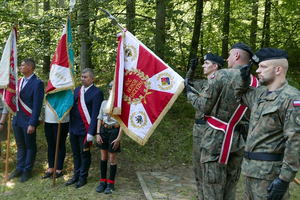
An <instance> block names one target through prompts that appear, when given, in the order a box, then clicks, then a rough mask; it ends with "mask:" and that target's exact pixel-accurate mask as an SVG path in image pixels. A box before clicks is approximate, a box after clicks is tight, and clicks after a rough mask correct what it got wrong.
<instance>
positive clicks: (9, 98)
mask: <svg viewBox="0 0 300 200" xmlns="http://www.w3.org/2000/svg"><path fill="white" fill-rule="evenodd" d="M17 70H18V67H17V28H16V27H14V28H13V30H12V31H11V33H10V35H9V37H8V40H7V42H6V45H5V48H4V51H3V54H2V57H1V61H0V97H1V98H2V100H3V102H4V104H5V106H6V108H7V109H8V110H9V112H11V113H12V114H13V115H16V111H17V106H16V105H17V99H16V89H17V87H18V86H17V80H18V79H17Z"/></svg>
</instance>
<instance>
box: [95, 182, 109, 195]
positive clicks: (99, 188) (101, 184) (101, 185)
mask: <svg viewBox="0 0 300 200" xmlns="http://www.w3.org/2000/svg"><path fill="white" fill-rule="evenodd" d="M106 186H107V183H106V182H104V181H101V182H100V185H99V186H98V187H97V188H96V192H99V193H101V192H104V190H105V188H106Z"/></svg>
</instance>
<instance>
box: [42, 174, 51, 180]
mask: <svg viewBox="0 0 300 200" xmlns="http://www.w3.org/2000/svg"><path fill="white" fill-rule="evenodd" d="M52 175H53V172H46V174H45V175H44V176H42V179H46V178H50V177H51V176H52Z"/></svg>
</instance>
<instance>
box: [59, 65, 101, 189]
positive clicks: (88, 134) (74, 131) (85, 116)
mask: <svg viewBox="0 0 300 200" xmlns="http://www.w3.org/2000/svg"><path fill="white" fill-rule="evenodd" d="M93 82H94V71H93V70H92V69H90V68H85V69H84V70H83V71H82V73H81V83H82V86H81V87H77V88H75V90H74V106H73V108H72V109H71V111H70V127H69V132H70V142H71V148H72V152H73V160H74V176H73V178H72V179H71V180H69V182H67V183H66V184H65V185H66V186H68V185H72V184H74V183H76V182H77V183H76V185H75V188H80V187H82V186H83V185H85V184H86V183H87V177H88V172H89V168H90V164H91V153H90V145H91V142H92V141H93V139H94V136H95V135H96V131H97V116H98V114H99V109H100V105H101V103H102V101H103V92H102V91H101V90H100V89H98V88H97V87H95V86H94V84H93Z"/></svg>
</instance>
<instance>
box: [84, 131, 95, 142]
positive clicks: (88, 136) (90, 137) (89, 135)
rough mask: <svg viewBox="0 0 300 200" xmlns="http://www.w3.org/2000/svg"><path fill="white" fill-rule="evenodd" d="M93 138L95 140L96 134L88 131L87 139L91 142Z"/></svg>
mask: <svg viewBox="0 0 300 200" xmlns="http://www.w3.org/2000/svg"><path fill="white" fill-rule="evenodd" d="M93 140H94V136H93V135H91V134H89V133H88V134H87V138H86V141H88V142H91V141H93Z"/></svg>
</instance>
